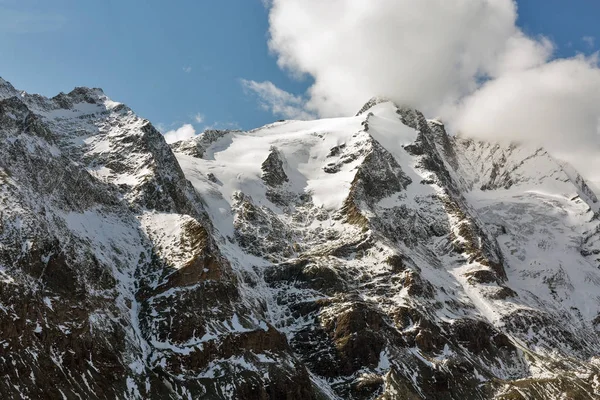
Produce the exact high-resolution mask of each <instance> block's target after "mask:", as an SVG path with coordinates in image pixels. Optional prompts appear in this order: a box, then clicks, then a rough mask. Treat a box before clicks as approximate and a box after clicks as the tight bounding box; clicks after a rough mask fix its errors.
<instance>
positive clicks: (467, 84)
mask: <svg viewBox="0 0 600 400" xmlns="http://www.w3.org/2000/svg"><path fill="white" fill-rule="evenodd" d="M269 4H270V5H269V23H270V28H269V32H270V40H269V46H270V49H271V50H272V51H273V53H274V54H275V55H276V56H277V60H278V64H279V66H280V67H281V68H285V69H286V70H288V71H289V72H290V73H291V74H292V75H294V76H296V77H301V76H303V75H308V76H310V77H312V78H313V79H314V84H313V85H312V86H311V87H310V89H309V90H308V92H307V99H308V100H307V102H306V104H304V103H303V102H302V101H301V99H302V98H301V97H299V96H294V95H292V94H289V93H286V92H283V93H279V92H278V90H279V89H277V88H276V87H274V86H271V85H269V83H268V82H263V83H262V84H257V83H256V82H252V81H247V82H250V83H252V85H250V86H251V88H252V90H254V91H255V92H257V93H258V94H259V97H260V98H261V99H262V100H263V107H265V108H269V109H272V110H276V109H279V110H280V109H281V108H283V105H287V104H291V107H292V109H293V110H302V111H303V112H315V113H317V114H319V115H321V116H336V115H351V114H354V113H355V112H356V111H357V110H358V109H359V108H360V107H361V106H362V105H363V104H364V102H365V101H367V100H368V99H369V98H371V97H372V96H383V97H388V98H390V99H392V100H394V101H395V102H396V103H398V104H400V105H407V106H412V107H416V108H418V109H420V110H421V111H423V112H424V113H425V114H426V115H428V116H431V117H434V116H441V117H442V118H443V119H444V120H446V121H449V123H450V127H451V128H452V127H454V128H456V129H460V130H461V131H462V132H463V133H465V134H468V135H472V136H477V137H482V138H487V139H493V140H504V139H506V140H521V141H532V142H535V143H540V144H543V145H545V146H547V147H548V148H550V149H551V151H553V152H554V154H556V155H559V156H561V157H565V158H567V159H568V160H570V161H572V162H573V161H575V163H576V164H577V163H578V164H579V165H577V166H578V167H579V168H581V169H583V172H587V173H588V176H591V174H592V173H593V172H594V171H595V170H594V169H592V168H590V167H589V166H588V167H586V165H585V164H584V163H582V162H581V160H582V159H583V158H582V157H580V155H582V154H584V153H590V152H595V154H598V152H599V151H600V143H599V142H598V121H599V120H600V107H598V105H599V104H600V70H599V68H598V63H597V60H596V58H583V57H582V56H578V57H575V58H571V59H553V58H552V57H553V51H554V46H553V44H552V43H551V42H550V41H549V40H548V39H546V38H544V37H531V36H527V35H526V34H524V33H523V32H522V31H521V30H520V29H519V28H518V27H517V25H516V21H517V5H516V1H514V0H458V1H448V0H419V1H414V0H377V1H376V5H375V4H373V2H367V1H364V0H329V1H322V0H272V1H270V3H269ZM592 39H593V38H591V37H590V38H586V39H583V40H585V41H586V42H588V44H590V43H592V42H593V40H592ZM259 85H260V86H259ZM273 99H275V100H273ZM285 99H291V100H290V101H289V102H286V101H285ZM279 113H280V114H282V112H281V111H279ZM583 149H587V150H586V151H584V150H583ZM596 158H600V157H596ZM597 170H598V171H600V169H597Z"/></svg>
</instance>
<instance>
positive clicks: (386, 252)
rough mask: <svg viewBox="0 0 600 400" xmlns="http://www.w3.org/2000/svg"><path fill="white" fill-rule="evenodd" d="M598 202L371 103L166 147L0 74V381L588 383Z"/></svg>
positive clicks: (341, 395)
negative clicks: (344, 113)
mask: <svg viewBox="0 0 600 400" xmlns="http://www.w3.org/2000/svg"><path fill="white" fill-rule="evenodd" d="M599 205H600V203H599V202H598V199H597V198H596V195H595V194H594V192H593V190H591V189H590V187H589V186H588V185H587V183H586V182H585V180H584V179H583V178H582V177H581V176H580V175H579V174H578V173H577V172H576V171H575V170H574V169H573V168H572V167H571V166H569V165H566V164H564V163H562V162H560V161H559V160H556V159H554V158H553V157H552V156H551V155H550V154H548V153H547V152H546V151H544V149H541V148H531V147H527V146H525V145H515V144H513V145H502V144H496V143H484V142H479V141H475V140H471V139H466V138H460V137H456V136H451V135H448V134H447V133H446V131H445V129H444V126H443V124H442V123H440V122H439V121H434V120H426V119H425V118H424V116H423V115H422V114H421V113H420V112H418V111H416V110H412V109H407V108H402V107H398V106H397V105H395V104H393V103H392V102H389V101H386V100H385V99H373V100H371V101H369V102H368V103H367V104H366V105H365V107H363V109H362V110H361V112H359V114H358V115H356V116H354V117H349V118H333V119H322V120H317V121H283V122H277V123H274V124H270V125H267V126H264V127H262V128H259V129H255V130H252V131H248V132H242V131H215V130H211V131H206V132H204V133H202V134H200V135H199V136H197V137H195V138H193V139H190V140H188V141H184V142H178V143H174V144H172V145H168V144H167V143H166V142H165V140H164V138H163V136H162V135H161V134H160V133H159V132H158V131H157V130H156V129H155V128H154V127H153V126H152V124H151V123H150V122H149V121H147V120H145V119H143V118H140V117H138V116H136V115H135V114H134V113H133V111H132V110H131V109H129V108H128V107H127V106H125V105H123V104H120V103H117V102H114V101H112V100H110V99H109V98H108V97H107V96H106V95H105V94H104V93H103V92H102V91H101V90H100V89H88V88H76V89H75V90H73V91H72V92H70V93H68V94H64V93H61V94H59V95H57V96H55V97H53V98H45V97H42V96H39V95H31V94H27V93H24V92H20V91H18V90H16V89H14V88H13V87H12V86H11V85H10V84H9V83H8V82H6V81H4V80H1V79H0V349H1V351H0V393H1V394H2V398H6V399H21V398H25V399H60V398H63V399H80V398H87V399H115V398H117V399H201V398H202V399H265V400H266V399H287V400H296V399H298V400H300V399H319V400H325V399H361V400H362V399H382V400H392V399H394V400H396V399H397V400H400V399H456V400H458V399H461V400H462V399H503V400H509V399H510V400H513V399H566V398H568V399H595V398H599V397H600V358H599V352H600V337H599V329H600V328H599V325H600V269H599V267H600V220H599V218H598V215H599Z"/></svg>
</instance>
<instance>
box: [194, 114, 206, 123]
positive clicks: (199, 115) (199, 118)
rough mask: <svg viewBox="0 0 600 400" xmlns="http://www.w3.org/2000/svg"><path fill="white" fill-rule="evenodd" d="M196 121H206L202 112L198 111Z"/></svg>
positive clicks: (195, 116)
mask: <svg viewBox="0 0 600 400" xmlns="http://www.w3.org/2000/svg"><path fill="white" fill-rule="evenodd" d="M194 121H196V123H198V124H201V123H203V122H204V115H202V114H200V113H196V114H195V115H194Z"/></svg>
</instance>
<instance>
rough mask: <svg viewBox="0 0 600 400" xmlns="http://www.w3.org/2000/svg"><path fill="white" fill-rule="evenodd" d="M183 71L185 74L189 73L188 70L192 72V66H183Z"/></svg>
mask: <svg viewBox="0 0 600 400" xmlns="http://www.w3.org/2000/svg"><path fill="white" fill-rule="evenodd" d="M183 72H185V73H186V74H189V73H190V72H192V67H190V66H189V65H188V66H186V67H183Z"/></svg>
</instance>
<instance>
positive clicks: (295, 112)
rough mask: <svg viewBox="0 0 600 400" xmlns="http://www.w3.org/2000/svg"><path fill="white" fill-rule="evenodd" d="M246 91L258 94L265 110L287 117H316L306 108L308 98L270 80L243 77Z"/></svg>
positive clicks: (242, 82) (260, 103) (302, 118)
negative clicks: (294, 93) (288, 90)
mask: <svg viewBox="0 0 600 400" xmlns="http://www.w3.org/2000/svg"><path fill="white" fill-rule="evenodd" d="M240 82H241V84H242V86H243V88H244V90H245V91H246V93H249V94H253V95H256V97H257V99H258V102H259V105H260V107H261V108H262V109H263V110H266V111H270V112H271V113H272V114H273V115H275V116H278V117H283V118H286V119H301V120H306V119H314V118H315V115H314V114H313V113H311V112H310V111H308V110H307V109H306V100H305V99H304V98H302V97H301V96H296V95H293V94H291V93H289V92H286V91H285V90H283V89H280V88H278V87H277V86H275V85H274V84H273V83H272V82H270V81H265V82H256V81H252V80H246V79H242V80H241V81H240Z"/></svg>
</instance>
